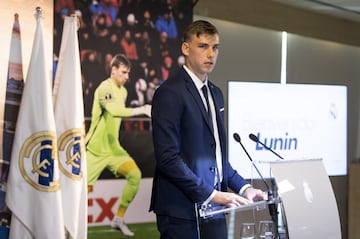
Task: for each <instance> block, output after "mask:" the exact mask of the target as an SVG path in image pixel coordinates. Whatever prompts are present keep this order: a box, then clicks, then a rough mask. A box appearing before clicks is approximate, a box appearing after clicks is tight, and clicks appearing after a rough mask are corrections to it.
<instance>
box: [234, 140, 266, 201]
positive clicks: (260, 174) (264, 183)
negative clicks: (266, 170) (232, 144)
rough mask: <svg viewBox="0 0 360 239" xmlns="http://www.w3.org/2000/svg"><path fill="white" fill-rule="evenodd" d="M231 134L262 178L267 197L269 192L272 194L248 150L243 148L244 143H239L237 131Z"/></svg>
mask: <svg viewBox="0 0 360 239" xmlns="http://www.w3.org/2000/svg"><path fill="white" fill-rule="evenodd" d="M233 136H234V139H235V141H236V142H238V143H239V144H240V145H241V147H242V148H243V150H244V151H245V153H246V155H247V156H248V158H249V159H250V161H251V163H252V165H253V166H254V168H255V170H256V172H257V173H258V174H259V176H260V178H261V180H262V181H263V183H264V184H265V187H266V190H267V191H268V197H269V195H270V194H271V196H272V191H271V189H270V187H269V185H268V184H267V182H266V180H265V179H264V177H263V176H262V174H261V173H260V171H259V169H258V167H256V164H254V162H253V160H252V158H251V157H250V155H249V153H248V151H247V150H246V149H245V147H244V145H243V144H242V143H241V139H240V135H239V134H238V133H234V135H233Z"/></svg>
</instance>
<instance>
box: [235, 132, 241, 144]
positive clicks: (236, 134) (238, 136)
mask: <svg viewBox="0 0 360 239" xmlns="http://www.w3.org/2000/svg"><path fill="white" fill-rule="evenodd" d="M233 136H234V139H235V140H236V142H239V143H240V141H241V139H240V135H239V134H238V133H234V135H233Z"/></svg>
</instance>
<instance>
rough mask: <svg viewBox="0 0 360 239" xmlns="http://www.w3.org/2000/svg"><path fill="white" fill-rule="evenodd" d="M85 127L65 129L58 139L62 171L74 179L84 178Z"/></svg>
mask: <svg viewBox="0 0 360 239" xmlns="http://www.w3.org/2000/svg"><path fill="white" fill-rule="evenodd" d="M82 135H83V129H71V130H68V131H65V132H64V133H63V134H62V135H61V136H60V137H59V139H58V145H59V147H58V150H59V161H60V163H59V166H60V170H61V172H62V173H63V174H64V175H65V176H67V177H69V178H71V179H74V180H80V179H81V178H82V170H81V160H82V155H83V153H84V147H83V144H82V142H83V141H82V139H83V138H82Z"/></svg>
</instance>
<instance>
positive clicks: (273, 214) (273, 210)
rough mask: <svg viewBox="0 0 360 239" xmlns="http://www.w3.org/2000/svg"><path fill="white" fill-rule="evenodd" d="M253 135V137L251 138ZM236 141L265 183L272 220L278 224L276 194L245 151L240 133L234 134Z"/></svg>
mask: <svg viewBox="0 0 360 239" xmlns="http://www.w3.org/2000/svg"><path fill="white" fill-rule="evenodd" d="M251 135H252V136H251ZM233 136H234V139H235V141H236V142H238V143H239V144H240V145H241V147H242V148H243V150H244V151H245V153H246V155H247V156H248V158H249V159H250V161H251V163H252V165H253V166H254V168H255V170H256V172H257V173H258V174H259V176H260V178H261V180H262V181H263V183H264V184H265V187H266V190H267V191H268V207H269V214H270V216H271V219H272V220H273V222H274V223H275V225H277V224H278V211H277V208H276V207H277V206H276V204H275V199H274V194H273V191H272V190H271V189H270V187H269V185H268V184H267V182H266V181H265V179H264V177H263V176H262V174H261V173H260V171H259V169H258V168H257V167H256V164H254V162H253V160H252V158H251V157H250V155H249V153H248V152H247V150H246V149H245V147H244V145H243V144H242V143H241V139H240V135H239V134H238V133H234V134H233ZM249 136H251V137H255V138H254V139H257V141H259V139H258V138H257V137H256V136H255V135H253V134H250V135H249ZM276 234H277V226H276Z"/></svg>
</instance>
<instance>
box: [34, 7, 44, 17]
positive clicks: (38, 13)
mask: <svg viewBox="0 0 360 239" xmlns="http://www.w3.org/2000/svg"><path fill="white" fill-rule="evenodd" d="M35 10H36V14H35V17H36V19H39V18H41V17H42V9H41V7H36V8H35Z"/></svg>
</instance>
